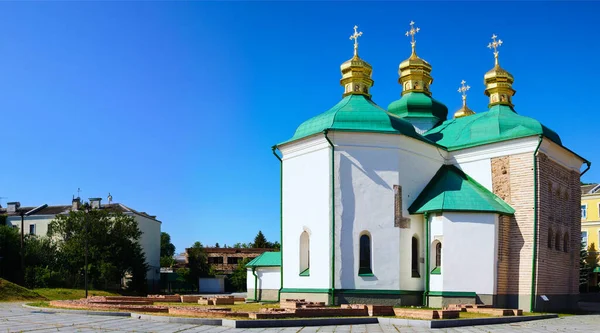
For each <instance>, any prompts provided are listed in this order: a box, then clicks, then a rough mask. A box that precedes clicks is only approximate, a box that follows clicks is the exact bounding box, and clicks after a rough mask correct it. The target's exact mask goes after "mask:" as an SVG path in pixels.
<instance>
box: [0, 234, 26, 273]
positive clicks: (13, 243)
mask: <svg viewBox="0 0 600 333" xmlns="http://www.w3.org/2000/svg"><path fill="white" fill-rule="evenodd" d="M20 249H21V236H20V235H19V231H18V230H17V229H16V228H13V227H9V226H6V225H0V257H2V259H0V277H3V278H5V279H7V280H9V281H19V280H20V279H21V269H20V267H21V257H20V256H21V254H20Z"/></svg>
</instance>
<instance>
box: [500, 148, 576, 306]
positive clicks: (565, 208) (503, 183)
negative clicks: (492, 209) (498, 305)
mask: <svg viewBox="0 0 600 333" xmlns="http://www.w3.org/2000/svg"><path fill="white" fill-rule="evenodd" d="M537 159H538V160H537V163H538V191H539V192H538V196H539V197H538V203H539V205H538V208H539V209H538V214H539V219H538V222H539V224H538V244H537V247H538V264H537V269H536V294H538V295H543V294H547V295H567V294H577V293H578V265H579V261H578V256H579V241H580V238H581V231H580V227H579V218H580V215H579V214H580V211H579V209H580V208H579V205H580V202H581V191H580V188H579V173H578V172H576V171H571V170H568V169H566V168H564V167H562V166H560V165H559V164H557V163H556V162H554V161H552V160H551V159H549V158H548V157H547V156H546V155H544V154H542V153H539V154H538V157H537ZM491 163H492V165H491V166H492V187H493V192H494V193H495V194H496V195H498V196H499V197H500V198H502V199H503V200H505V201H506V202H507V203H508V204H510V205H511V206H512V207H513V208H514V209H515V215H514V217H508V216H503V217H501V218H500V223H499V230H498V234H499V235H498V280H497V286H498V289H497V290H498V294H499V295H529V294H531V268H532V260H533V222H534V221H533V220H534V188H533V187H534V186H533V185H534V174H533V156H532V154H531V153H524V154H517V155H511V156H504V157H497V158H493V159H492V161H491ZM550 228H552V230H553V239H552V242H551V244H552V248H548V246H547V245H548V235H549V230H550ZM557 231H558V232H559V233H560V242H559V250H556V240H555V235H556V232H557ZM565 233H567V234H568V249H567V252H565V251H564V245H563V244H564V235H565Z"/></svg>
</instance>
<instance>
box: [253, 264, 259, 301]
mask: <svg viewBox="0 0 600 333" xmlns="http://www.w3.org/2000/svg"><path fill="white" fill-rule="evenodd" d="M252 275H254V301H255V302H258V299H257V297H258V296H257V291H258V289H257V288H258V275H256V267H252Z"/></svg>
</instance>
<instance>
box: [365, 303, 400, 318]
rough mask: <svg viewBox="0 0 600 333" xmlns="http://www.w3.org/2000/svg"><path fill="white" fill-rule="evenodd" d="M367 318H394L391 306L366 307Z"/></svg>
mask: <svg viewBox="0 0 600 333" xmlns="http://www.w3.org/2000/svg"><path fill="white" fill-rule="evenodd" d="M367 310H368V312H369V316H371V317H378V316H394V315H395V314H394V307H393V306H391V305H367Z"/></svg>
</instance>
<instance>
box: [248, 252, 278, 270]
mask: <svg viewBox="0 0 600 333" xmlns="http://www.w3.org/2000/svg"><path fill="white" fill-rule="evenodd" d="M279 266H281V252H263V254H261V255H259V256H258V257H256V258H254V259H252V261H250V262H249V263H247V264H246V267H279Z"/></svg>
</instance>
